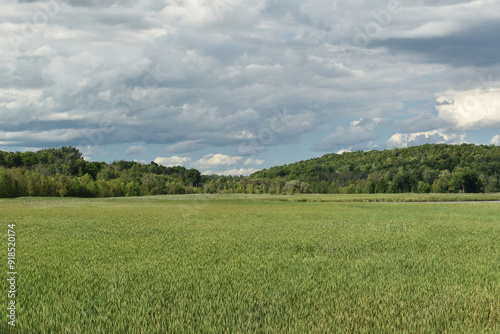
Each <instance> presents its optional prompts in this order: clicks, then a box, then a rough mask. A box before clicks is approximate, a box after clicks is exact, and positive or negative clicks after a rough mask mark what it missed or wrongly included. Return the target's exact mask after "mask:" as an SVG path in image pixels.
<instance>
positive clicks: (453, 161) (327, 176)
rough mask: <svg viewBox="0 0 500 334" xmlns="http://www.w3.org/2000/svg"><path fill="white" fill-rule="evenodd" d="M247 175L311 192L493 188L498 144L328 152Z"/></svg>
mask: <svg viewBox="0 0 500 334" xmlns="http://www.w3.org/2000/svg"><path fill="white" fill-rule="evenodd" d="M251 177H252V178H258V179H262V180H273V181H274V182H276V181H277V180H286V181H287V183H286V184H288V182H293V183H294V187H295V189H296V188H297V185H298V184H301V185H302V183H305V184H308V185H309V186H310V191H311V192H314V193H406V192H416V193H417V192H418V193H428V192H434V193H451V192H455V193H456V192H466V193H478V192H499V191H500V183H499V181H500V147H498V146H495V145H491V146H484V145H480V146H478V145H474V144H462V145H445V144H437V145H429V144H427V145H422V146H415V147H409V148H402V149H398V148H396V149H393V150H385V151H369V152H361V151H359V152H349V153H344V154H328V155H325V156H323V157H321V158H316V159H310V160H307V161H301V162H297V163H293V164H290V165H284V166H277V167H272V168H270V169H267V170H262V171H260V172H256V173H254V174H253V175H252V176H251ZM289 185H290V184H289ZM299 191H300V190H299Z"/></svg>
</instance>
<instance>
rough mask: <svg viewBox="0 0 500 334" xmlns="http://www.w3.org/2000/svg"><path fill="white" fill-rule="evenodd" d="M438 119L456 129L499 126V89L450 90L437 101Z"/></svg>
mask: <svg viewBox="0 0 500 334" xmlns="http://www.w3.org/2000/svg"><path fill="white" fill-rule="evenodd" d="M437 102H438V105H437V106H436V109H437V111H438V112H439V118H441V119H443V120H445V121H447V122H449V123H451V124H453V125H454V126H456V127H457V128H458V129H462V130H469V129H482V128H491V127H498V126H500V89H488V90H481V89H476V90H469V91H464V92H457V91H455V90H450V91H448V92H446V93H444V94H442V95H441V96H440V97H439V98H438V99H437Z"/></svg>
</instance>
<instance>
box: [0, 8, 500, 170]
mask: <svg viewBox="0 0 500 334" xmlns="http://www.w3.org/2000/svg"><path fill="white" fill-rule="evenodd" d="M1 9H2V10H1V11H0V74H1V75H0V149H2V150H6V151H26V150H37V149H41V148H47V147H61V146H69V145H71V146H76V147H78V148H79V149H80V150H81V151H82V152H83V153H84V156H85V157H86V159H89V160H93V161H106V162H112V161H113V160H121V159H124V160H137V161H143V162H146V163H149V162H151V161H156V162H157V163H159V164H163V165H166V166H171V165H183V166H186V167H188V168H197V169H199V170H200V171H202V172H203V173H206V174H210V173H218V174H238V175H239V174H243V175H248V174H249V173H251V172H253V171H256V170H259V169H262V168H267V167H270V166H273V165H281V164H285V163H290V162H294V161H299V160H304V159H309V158H313V157H317V156H321V155H323V154H326V153H332V152H344V151H354V150H372V149H380V150H382V149H387V148H393V147H405V146H407V145H410V146H411V145H419V144H423V143H427V142H430V143H464V142H466V143H478V144H488V145H489V144H495V145H500V35H499V34H498V31H500V1H497V0H477V1H465V0H412V1H409V0H400V1H395V0H371V1H368V0H364V1H361V0H333V1H332V0H330V1H326V0H247V1H243V0H211V1H210V0H135V1H131V0H122V1H115V0H101V1H99V0H50V1H46V0H40V1H33V0H19V1H15V0H2V1H1Z"/></svg>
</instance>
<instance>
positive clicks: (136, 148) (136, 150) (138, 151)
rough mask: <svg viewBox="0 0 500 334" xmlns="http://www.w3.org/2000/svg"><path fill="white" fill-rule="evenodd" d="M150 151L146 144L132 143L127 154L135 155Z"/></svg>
mask: <svg viewBox="0 0 500 334" xmlns="http://www.w3.org/2000/svg"><path fill="white" fill-rule="evenodd" d="M147 151H148V149H147V148H145V147H144V146H137V145H132V146H130V147H129V148H127V150H126V151H125V155H127V156H133V155H142V154H145V153H146V152H147Z"/></svg>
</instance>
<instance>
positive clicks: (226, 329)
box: [0, 195, 500, 333]
mask: <svg viewBox="0 0 500 334" xmlns="http://www.w3.org/2000/svg"><path fill="white" fill-rule="evenodd" d="M395 196H396V195H392V196H389V195H386V196H385V197H384V196H371V197H370V196H368V195H362V196H353V195H351V197H345V196H344V197H342V196H341V195H332V196H327V195H310V196H258V195H254V196H209V197H207V196H202V195H200V196H196V195H192V196H191V195H189V196H156V197H140V198H111V199H73V198H19V199H14V200H0V213H1V215H0V222H1V224H2V230H3V231H4V235H3V236H2V237H1V243H0V249H2V250H3V252H4V254H3V255H2V259H3V262H4V265H3V268H5V269H4V277H7V271H8V270H7V225H8V224H12V223H15V224H16V227H15V229H16V257H17V268H16V269H17V272H18V277H17V283H16V303H17V304H16V305H17V309H16V312H17V313H16V315H17V318H16V332H17V333H351V332H354V333H385V332H387V333H393V332H398V333H478V332H484V333H499V332H500V219H499V217H500V203H477V202H474V203H370V202H367V201H373V200H375V199H376V200H378V201H389V200H394V199H396V198H395ZM419 196H420V197H419ZM433 196H436V195H433ZM450 196H452V195H450ZM453 196H454V197H444V198H439V199H447V200H456V199H476V200H477V199H490V200H494V199H498V197H499V196H498V195H491V197H488V198H485V197H481V196H482V195H472V197H465V195H464V197H460V196H459V195H453ZM495 196H496V197H495ZM401 198H406V200H408V201H418V200H421V201H429V200H435V199H438V198H431V197H426V196H425V195H407V196H399V197H398V199H401ZM345 201H347V202H345ZM0 289H1V291H2V292H1V293H0V294H1V296H2V298H1V308H2V310H3V311H1V312H3V314H2V317H1V319H3V320H2V321H1V323H0V331H1V332H2V333H3V332H8V328H10V327H9V326H8V325H7V317H6V315H7V310H6V307H7V303H8V299H7V291H8V289H9V286H8V282H7V281H6V280H5V279H2V280H1V284H0Z"/></svg>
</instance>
